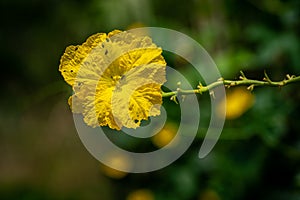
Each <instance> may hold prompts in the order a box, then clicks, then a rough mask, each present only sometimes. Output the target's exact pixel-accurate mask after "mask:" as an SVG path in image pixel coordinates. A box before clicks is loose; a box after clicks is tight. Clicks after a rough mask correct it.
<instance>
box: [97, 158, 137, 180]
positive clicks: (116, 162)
mask: <svg viewBox="0 0 300 200" xmlns="http://www.w3.org/2000/svg"><path fill="white" fill-rule="evenodd" d="M108 162H109V163H110V164H111V166H116V167H117V168H126V169H129V168H130V165H131V163H130V161H129V159H128V158H127V157H125V156H120V155H117V154H116V155H114V154H113V153H112V154H111V156H110V157H109V161H108ZM100 169H101V171H102V172H103V174H105V175H106V176H108V177H110V178H114V179H122V178H124V177H125V176H126V175H127V172H123V171H119V170H116V169H113V168H111V167H109V166H107V165H103V164H101V167H100Z"/></svg>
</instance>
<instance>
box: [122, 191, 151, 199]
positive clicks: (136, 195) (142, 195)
mask: <svg viewBox="0 0 300 200" xmlns="http://www.w3.org/2000/svg"><path fill="white" fill-rule="evenodd" d="M126 200H154V195H153V193H152V192H151V191H150V190H147V189H139V190H135V191H133V192H131V193H129V195H128V196H127V198H126Z"/></svg>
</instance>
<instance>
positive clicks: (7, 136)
mask: <svg viewBox="0 0 300 200" xmlns="http://www.w3.org/2000/svg"><path fill="white" fill-rule="evenodd" d="M0 5H1V10H0V19H1V32H0V41H1V42H0V44H1V48H0V49H1V50H0V51H1V53H0V58H1V75H2V76H1V81H2V84H1V98H0V199H18V200H19V199H21V200H32V199H70V200H79V199H101V200H102V199H105V200H106V199H107V200H109V199H126V196H127V195H128V194H129V193H130V192H132V191H134V190H136V189H140V188H146V189H149V190H151V191H152V192H153V194H154V196H155V199H157V200H173V199H174V200H175V199H180V200H181V199H182V200H185V199H187V200H192V199H201V200H214V199H223V200H235V199H236V200H238V199H249V200H250V199H264V200H268V199H270V200H281V199H290V200H297V199H300V135H299V132H300V131H299V130H300V128H299V124H300V117H299V111H300V106H299V101H300V93H299V84H293V85H289V86H286V87H284V88H282V89H278V88H258V89H255V90H254V92H253V93H254V95H255V97H256V101H255V104H254V106H253V107H252V108H251V109H250V110H249V111H247V112H246V113H245V114H244V115H243V116H242V117H240V118H238V119H235V120H228V121H226V124H225V128H224V130H223V133H222V136H221V139H220V140H219V142H218V143H217V145H216V147H215V149H214V150H213V152H211V154H209V156H208V157H206V158H205V159H202V160H199V159H198V158H197V153H198V150H199V147H200V144H201V142H202V136H201V133H199V134H198V135H199V137H198V138H197V139H196V140H195V142H194V143H193V145H192V146H191V147H190V149H189V150H188V151H187V152H186V153H185V154H184V156H183V157H182V158H180V159H179V160H178V161H176V162H175V163H173V164H172V165H171V166H169V167H166V168H164V169H162V170H160V171H157V172H152V173H146V174H128V175H127V176H126V177H125V178H123V179H121V180H115V179H112V178H110V177H107V176H105V175H104V174H103V173H102V171H101V168H100V163H99V162H98V161H97V160H95V159H94V158H93V157H92V156H91V155H90V154H89V153H88V152H87V150H86V149H85V148H84V146H83V145H82V143H81V142H80V140H79V138H78V135H77V133H76V130H75V128H74V124H73V120H72V114H71V112H70V109H69V107H68V105H67V98H68V96H69V95H70V94H71V88H70V87H69V86H68V85H67V84H66V83H65V82H64V81H63V78H62V77H61V75H60V74H59V72H58V66H59V59H60V56H61V55H62V53H63V52H64V49H65V48H66V46H68V45H71V44H81V43H82V42H83V41H84V40H85V39H86V38H87V37H88V36H90V35H92V34H93V33H96V32H109V31H111V30H114V29H121V30H124V29H127V28H128V27H130V26H131V27H132V26H133V24H136V23H142V24H144V26H159V27H165V28H171V29H175V30H177V31H181V32H183V33H185V34H188V35H190V36H191V37H192V38H194V39H196V40H197V41H199V43H200V44H202V45H203V47H204V48H205V49H206V50H207V51H208V53H209V54H210V55H211V56H212V58H213V59H214V60H215V62H216V64H217V65H218V67H219V70H220V72H221V73H222V76H223V77H225V78H230V79H235V78H237V77H238V72H239V70H243V71H244V72H245V73H246V75H248V76H249V77H250V78H255V79H261V78H262V77H263V70H267V71H268V72H269V75H270V77H271V78H272V79H274V80H280V79H283V78H284V76H285V74H287V73H289V74H296V75H300V65H299V61H300V59H299V55H300V38H299V32H300V4H299V1H298V0H286V1H279V0H249V1H238V0H223V1H208V0H203V1H200V0H198V1H197V0H190V1H189V0H188V1H183V0H181V1H179V0H164V1H160V0H153V1H150V0H111V1H104V0H90V1H79V0H73V1H71V0H27V1H23V0H14V1H11V0H2V1H1V4H0ZM166 59H167V62H168V64H172V65H177V67H178V68H184V67H185V65H186V68H185V73H187V74H188V73H189V70H188V69H189V68H188V65H187V64H186V63H184V62H178V60H177V61H176V60H174V59H173V57H172V56H168V55H166ZM190 74H191V75H190V79H191V81H192V82H193V81H194V82H195V81H196V80H197V77H193V76H192V74H193V73H192V72H190ZM175 84H176V83H174V85H175ZM199 99H200V100H201V102H202V105H209V102H208V100H209V98H208V97H207V96H205V95H204V96H203V97H202V96H201V97H199ZM164 104H165V105H166V107H169V110H168V112H170V115H171V116H176V113H175V112H174V111H173V107H174V103H173V102H169V101H168V100H165V102H164ZM175 106H176V105H175ZM204 111H205V108H204ZM208 117H209V116H208V115H207V116H206V115H205V114H204V116H203V119H202V120H203V121H204V122H205V121H208V120H209V118H208ZM175 118H176V117H175ZM171 120H172V118H171ZM174 120H175V119H174ZM204 129H205V128H204ZM117 134H119V133H117ZM125 142H126V141H125ZM133 146H135V147H139V145H138V144H133ZM207 191H211V192H213V193H214V194H216V196H214V197H208V196H206V197H205V195H203V194H205V193H207Z"/></svg>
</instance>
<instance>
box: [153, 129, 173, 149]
mask: <svg viewBox="0 0 300 200" xmlns="http://www.w3.org/2000/svg"><path fill="white" fill-rule="evenodd" d="M176 132H177V129H176V127H175V125H174V124H172V123H167V124H166V125H165V126H164V127H163V129H162V130H161V131H159V132H158V133H157V134H156V135H154V136H153V137H152V143H153V144H154V145H155V146H156V147H159V148H161V147H164V146H166V145H167V144H169V143H170V142H171V141H172V140H173V138H174V137H175V135H176Z"/></svg>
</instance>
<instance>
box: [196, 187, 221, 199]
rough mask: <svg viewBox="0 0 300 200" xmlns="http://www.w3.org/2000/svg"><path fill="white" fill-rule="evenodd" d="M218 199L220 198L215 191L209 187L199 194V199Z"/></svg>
mask: <svg viewBox="0 0 300 200" xmlns="http://www.w3.org/2000/svg"><path fill="white" fill-rule="evenodd" d="M220 199H221V198H220V197H219V195H218V194H217V192H216V191H214V190H211V189H207V190H205V191H203V192H202V193H201V194H200V196H199V200H220Z"/></svg>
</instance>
